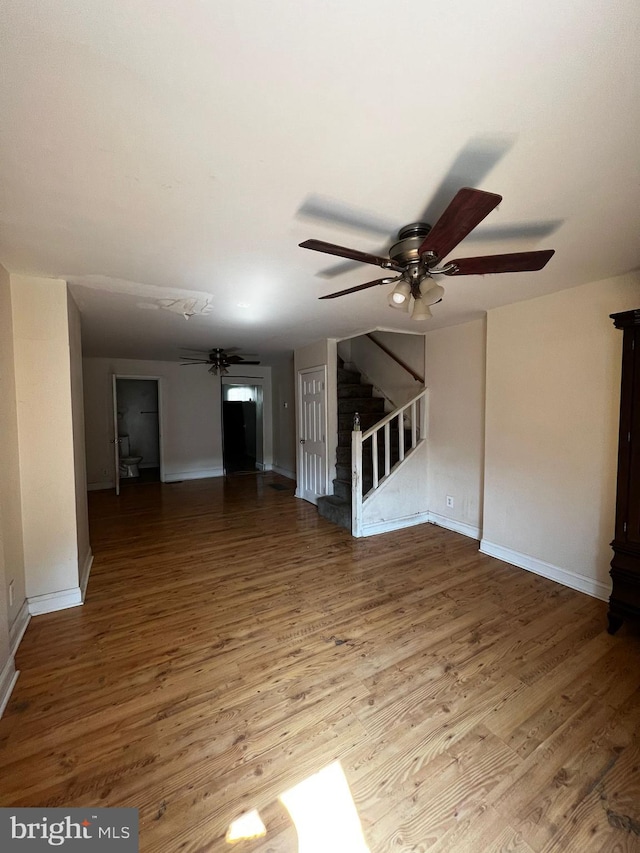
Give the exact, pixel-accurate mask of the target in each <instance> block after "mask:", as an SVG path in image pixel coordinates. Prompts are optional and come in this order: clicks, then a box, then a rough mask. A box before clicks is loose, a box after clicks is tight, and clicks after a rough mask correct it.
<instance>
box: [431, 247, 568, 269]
mask: <svg viewBox="0 0 640 853" xmlns="http://www.w3.org/2000/svg"><path fill="white" fill-rule="evenodd" d="M554 252H555V250H554V249H547V250H545V251H541V252H512V253H511V254H509V255H487V256H486V257H484V258H455V260H452V261H449V263H451V264H455V265H456V268H457V269H455V270H453V271H452V272H448V273H445V274H446V275H486V274H488V273H499V272H531V271H534V270H541V269H542V268H543V267H544V266H546V264H547V263H548V262H549V261H550V259H551V258H552V257H553V255H554Z"/></svg>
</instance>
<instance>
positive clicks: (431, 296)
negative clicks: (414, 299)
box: [420, 279, 444, 305]
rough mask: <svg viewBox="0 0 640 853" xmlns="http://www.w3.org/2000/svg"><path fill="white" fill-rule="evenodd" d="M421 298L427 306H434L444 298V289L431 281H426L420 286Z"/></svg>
mask: <svg viewBox="0 0 640 853" xmlns="http://www.w3.org/2000/svg"><path fill="white" fill-rule="evenodd" d="M420 296H421V297H422V300H423V302H424V303H425V304H426V305H434V304H435V303H436V302H439V301H440V300H441V299H442V297H443V296H444V287H442V285H440V284H436V283H435V282H434V281H432V280H431V279H425V280H424V281H423V282H422V284H421V285H420Z"/></svg>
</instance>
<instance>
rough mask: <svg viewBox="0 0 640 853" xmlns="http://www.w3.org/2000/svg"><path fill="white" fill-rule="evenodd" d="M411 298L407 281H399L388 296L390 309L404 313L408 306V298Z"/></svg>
mask: <svg viewBox="0 0 640 853" xmlns="http://www.w3.org/2000/svg"><path fill="white" fill-rule="evenodd" d="M410 296H411V285H410V284H409V282H408V281H404V280H402V281H399V282H398V283H397V284H396V286H395V287H394V288H393V290H392V291H391V293H390V294H389V305H390V307H391V308H398V309H399V310H400V311H406V309H407V307H408V305H409V297H410Z"/></svg>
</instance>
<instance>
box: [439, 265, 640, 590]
mask: <svg viewBox="0 0 640 853" xmlns="http://www.w3.org/2000/svg"><path fill="white" fill-rule="evenodd" d="M639 305H640V276H639V275H638V274H630V275H627V276H620V277H617V278H615V279H611V280H608V281H600V282H593V283H591V284H587V285H584V286H581V287H577V288H574V289H571V290H563V291H560V292H558V293H554V294H551V295H549V296H545V297H541V298H539V299H534V300H531V301H528V302H520V303H516V304H515V305H508V306H504V307H502V308H497V309H495V310H493V311H490V312H489V315H488V325H487V395H486V451H485V499H484V531H483V550H488V551H489V552H492V551H493V552H494V553H495V551H496V546H497V548H498V553H500V549H506V551H507V552H509V553H508V554H507V558H511V561H512V562H515V563H516V564H517V563H518V562H520V564H521V565H524V566H527V564H528V563H529V562H530V566H529V567H531V568H533V569H534V570H540V571H542V572H543V573H546V574H548V575H549V576H555V577H557V578H558V579H559V580H561V581H562V582H564V583H567V584H569V585H573V586H576V587H577V588H579V589H583V590H584V591H586V592H590V593H592V594H596V595H599V596H601V597H606V596H607V594H608V589H609V580H608V570H609V561H610V559H611V552H610V548H609V542H610V540H611V538H612V536H613V523H614V510H615V481H616V454H617V431H618V405H619V392H620V388H619V385H620V359H621V348H622V335H621V333H620V332H619V331H616V330H615V329H614V327H613V323H612V321H611V320H610V319H609V314H611V313H614V312H616V311H624V310H627V309H631V308H637V307H638V306H639ZM434 405H435V401H434Z"/></svg>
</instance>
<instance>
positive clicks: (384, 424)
mask: <svg viewBox="0 0 640 853" xmlns="http://www.w3.org/2000/svg"><path fill="white" fill-rule="evenodd" d="M394 422H395V424H396V425H397V439H395V441H392V433H391V425H392V424H393V423H394ZM405 430H406V431H410V438H409V446H407V440H406V439H407V437H406V435H405ZM426 435H427V389H426V388H423V389H422V391H420V392H419V393H418V394H416V395H415V396H414V397H412V398H411V399H410V400H409V402H408V403H405V404H404V406H400V407H399V408H397V409H396V410H395V411H393V412H391V413H390V414H388V415H386V417H384V418H383V419H382V420H381V421H378V423H377V424H375V425H374V426H372V427H371V428H370V429H368V430H365V431H364V432H362V431H361V430H359V429H358V430H353V432H352V433H351V532H352V534H353V535H354V536H360V535H361V534H362V506H363V504H364V503H365V501H366V500H367V499H368V498H369V497H370V496H371V495H372V494H373V493H374V492H375V491H376V489H379V488H380V486H382V484H383V483H384V482H385V481H386V480H387V479H388V478H389V477H390V476H391V474H393V472H394V471H395V470H396V469H397V468H398V467H399V466H400V465H402V463H403V462H404V460H405V459H407V458H408V457H409V456H410V454H411V452H412V451H413V450H414V449H415V448H416V447H417V446H418V444H419V443H420V442H421V441H423V440H424V439H425V438H426ZM381 440H382V442H383V447H384V454H382V453H381V452H380V448H381V444H380V441H381ZM396 441H397V444H396ZM368 443H369V444H368ZM369 447H370V448H371V463H372V470H373V482H372V484H371V488H369V489H368V490H367V492H366V493H365V492H364V488H363V465H362V457H363V452H366V451H368V448H369ZM394 456H395V457H397V458H396V461H395V462H394V463H393V464H392V462H391V460H392V458H393V457H394ZM381 457H382V459H381ZM381 461H382V466H381V465H380V462H381ZM381 467H382V472H381V471H380V468H381Z"/></svg>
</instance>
